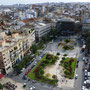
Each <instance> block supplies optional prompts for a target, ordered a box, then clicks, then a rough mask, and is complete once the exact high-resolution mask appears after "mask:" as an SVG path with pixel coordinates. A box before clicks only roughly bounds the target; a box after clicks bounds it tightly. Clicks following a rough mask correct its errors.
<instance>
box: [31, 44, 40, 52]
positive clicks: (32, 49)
mask: <svg viewBox="0 0 90 90" xmlns="http://www.w3.org/2000/svg"><path fill="white" fill-rule="evenodd" d="M30 50H31V52H32V53H34V54H35V53H36V52H37V50H38V45H35V44H34V45H32V46H31V48H30Z"/></svg>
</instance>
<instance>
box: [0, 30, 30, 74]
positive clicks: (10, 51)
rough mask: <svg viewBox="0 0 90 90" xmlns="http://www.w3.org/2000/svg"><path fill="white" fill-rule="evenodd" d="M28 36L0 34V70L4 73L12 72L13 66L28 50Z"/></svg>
mask: <svg viewBox="0 0 90 90" xmlns="http://www.w3.org/2000/svg"><path fill="white" fill-rule="evenodd" d="M30 40H31V39H30V34H28V35H19V34H18V33H15V34H12V36H7V35H6V34H5V32H2V33H0V69H2V70H3V71H4V72H5V73H7V74H8V73H9V72H11V71H12V70H13V68H12V67H13V65H14V64H16V63H17V62H18V60H21V59H22V58H23V57H24V56H25V54H26V53H27V51H29V49H30V46H31V44H30V42H31V41H30Z"/></svg>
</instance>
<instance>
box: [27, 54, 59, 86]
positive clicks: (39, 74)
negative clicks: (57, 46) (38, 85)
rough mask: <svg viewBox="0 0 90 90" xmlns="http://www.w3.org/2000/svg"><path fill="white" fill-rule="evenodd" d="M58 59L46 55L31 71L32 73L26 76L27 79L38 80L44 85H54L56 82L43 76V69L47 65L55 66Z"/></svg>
mask: <svg viewBox="0 0 90 90" xmlns="http://www.w3.org/2000/svg"><path fill="white" fill-rule="evenodd" d="M57 59H58V57H57V56H54V55H51V54H46V55H45V56H44V57H43V58H42V59H41V60H40V61H39V63H38V64H37V65H36V66H35V67H34V68H33V69H32V71H31V72H30V73H29V74H28V77H29V78H31V79H34V80H39V81H41V82H44V83H48V84H51V85H56V84H57V80H55V79H49V78H47V77H46V76H44V75H43V74H44V68H45V67H46V66H48V65H52V64H55V62H56V61H57Z"/></svg>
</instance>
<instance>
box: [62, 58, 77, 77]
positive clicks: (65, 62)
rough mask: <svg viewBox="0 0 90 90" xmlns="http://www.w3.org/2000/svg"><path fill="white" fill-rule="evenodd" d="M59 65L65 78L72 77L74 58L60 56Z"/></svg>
mask: <svg viewBox="0 0 90 90" xmlns="http://www.w3.org/2000/svg"><path fill="white" fill-rule="evenodd" d="M61 66H63V67H64V74H65V77H67V78H70V79H72V78H74V73H75V67H76V58H65V57H64V58H62V61H61Z"/></svg>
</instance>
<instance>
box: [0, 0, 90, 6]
mask: <svg viewBox="0 0 90 90" xmlns="http://www.w3.org/2000/svg"><path fill="white" fill-rule="evenodd" d="M45 2H90V0H75V1H74V0H45V1H44V0H1V1H0V5H13V4H35V3H45Z"/></svg>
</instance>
